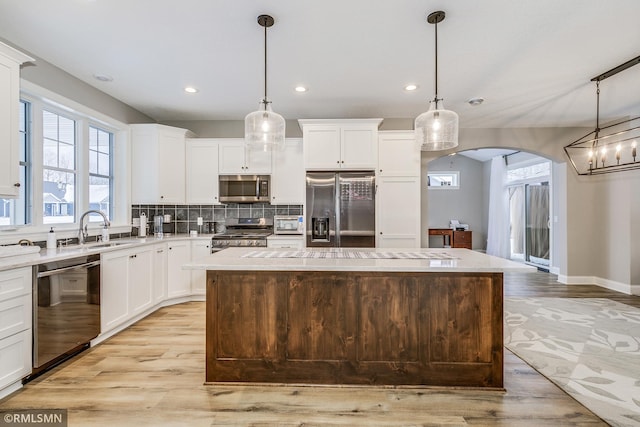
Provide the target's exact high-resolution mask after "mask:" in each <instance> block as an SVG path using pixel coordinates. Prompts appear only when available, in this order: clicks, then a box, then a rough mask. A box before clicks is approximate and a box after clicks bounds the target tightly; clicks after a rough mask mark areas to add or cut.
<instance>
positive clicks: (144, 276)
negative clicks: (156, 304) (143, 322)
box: [128, 246, 154, 317]
mask: <svg viewBox="0 0 640 427" xmlns="http://www.w3.org/2000/svg"><path fill="white" fill-rule="evenodd" d="M132 252H133V253H131V254H130V255H129V265H128V268H129V275H128V287H129V316H130V317H132V316H135V315H136V314H139V313H142V312H143V311H145V310H146V309H148V308H150V307H151V306H152V305H153V279H154V278H153V261H154V257H153V247H151V246H143V247H141V248H139V249H137V250H135V251H132Z"/></svg>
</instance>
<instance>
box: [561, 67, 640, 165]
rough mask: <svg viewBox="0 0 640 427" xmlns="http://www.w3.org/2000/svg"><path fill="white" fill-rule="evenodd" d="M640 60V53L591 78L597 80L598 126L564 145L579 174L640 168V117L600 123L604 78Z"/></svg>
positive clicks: (593, 80)
mask: <svg viewBox="0 0 640 427" xmlns="http://www.w3.org/2000/svg"><path fill="white" fill-rule="evenodd" d="M638 63H640V56H638V57H635V58H633V59H631V60H630V61H627V62H625V63H624V64H621V65H618V66H617V67H615V68H612V69H611V70H609V71H607V72H605V73H602V74H600V75H599V76H596V77H594V78H592V79H591V81H592V82H596V127H595V129H594V130H593V131H592V132H590V133H588V134H587V135H585V136H583V137H582V138H580V139H578V140H577V141H575V142H572V143H571V144H569V145H567V146H566V147H564V151H565V153H566V154H567V156H568V157H569V160H570V161H571V164H572V165H573V168H574V169H575V170H576V172H577V173H578V175H600V174H605V173H611V172H620V171H625V170H631V169H640V158H638V157H637V149H638V143H640V117H634V118H631V119H627V120H622V121H620V122H617V123H614V124H610V125H607V126H604V127H600V82H601V81H602V80H604V79H606V78H608V77H611V76H613V75H615V74H618V73H619V72H620V71H624V70H626V69H627V68H630V67H633V66H634V65H636V64H638Z"/></svg>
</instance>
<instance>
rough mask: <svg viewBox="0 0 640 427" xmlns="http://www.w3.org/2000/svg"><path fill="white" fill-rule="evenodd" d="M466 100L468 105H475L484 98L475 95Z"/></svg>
mask: <svg viewBox="0 0 640 427" xmlns="http://www.w3.org/2000/svg"><path fill="white" fill-rule="evenodd" d="M467 102H468V103H469V105H472V106H474V107H476V106H478V105H480V104H482V103H483V102H484V98H483V97H481V96H476V97H473V98H471V99H469V100H468V101H467Z"/></svg>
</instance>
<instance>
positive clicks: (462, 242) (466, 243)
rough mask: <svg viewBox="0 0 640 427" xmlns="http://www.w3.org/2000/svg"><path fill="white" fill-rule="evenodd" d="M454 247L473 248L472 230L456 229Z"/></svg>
mask: <svg viewBox="0 0 640 427" xmlns="http://www.w3.org/2000/svg"><path fill="white" fill-rule="evenodd" d="M453 247H454V248H467V249H471V231H454V232H453Z"/></svg>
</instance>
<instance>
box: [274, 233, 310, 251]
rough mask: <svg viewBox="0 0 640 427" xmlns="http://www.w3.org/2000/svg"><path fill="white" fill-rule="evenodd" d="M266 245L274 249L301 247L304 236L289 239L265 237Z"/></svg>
mask: <svg viewBox="0 0 640 427" xmlns="http://www.w3.org/2000/svg"><path fill="white" fill-rule="evenodd" d="M267 247H268V248H274V249H303V248H304V238H303V237H302V236H300V237H299V238H291V239H267Z"/></svg>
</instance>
